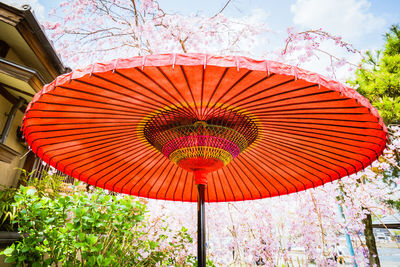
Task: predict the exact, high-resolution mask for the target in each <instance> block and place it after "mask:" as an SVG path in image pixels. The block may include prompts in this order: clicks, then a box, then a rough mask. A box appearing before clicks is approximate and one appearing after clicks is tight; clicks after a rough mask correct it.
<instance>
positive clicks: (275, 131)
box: [264, 129, 376, 153]
mask: <svg viewBox="0 0 400 267" xmlns="http://www.w3.org/2000/svg"><path fill="white" fill-rule="evenodd" d="M264 132H271V134H273V133H281V134H285V135H290V136H293V137H291V138H293V139H297V140H303V141H307V140H304V139H299V138H296V137H305V138H313V139H318V140H323V141H328V142H334V143H337V144H343V145H347V146H351V147H355V148H362V149H366V150H370V151H372V152H375V153H376V151H375V150H374V149H372V148H369V147H363V146H359V145H353V144H351V143H344V142H341V141H338V140H335V141H333V140H330V139H326V138H322V137H320V136H318V137H316V136H313V137H311V136H307V135H304V134H302V133H300V132H299V133H296V134H294V133H288V132H285V131H279V130H274V131H270V130H269V129H267V130H264ZM280 136H281V135H280ZM321 136H326V135H321ZM340 139H341V138H340ZM354 141H357V142H360V141H359V140H354ZM371 143H372V142H371ZM318 144H320V143H318ZM372 144H374V143H372ZM321 145H322V144H321Z"/></svg>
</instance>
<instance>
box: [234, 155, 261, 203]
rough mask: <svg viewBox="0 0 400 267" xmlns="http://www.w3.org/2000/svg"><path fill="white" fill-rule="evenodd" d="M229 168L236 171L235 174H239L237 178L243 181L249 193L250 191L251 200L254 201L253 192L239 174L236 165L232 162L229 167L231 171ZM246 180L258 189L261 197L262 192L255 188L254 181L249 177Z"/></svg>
mask: <svg viewBox="0 0 400 267" xmlns="http://www.w3.org/2000/svg"><path fill="white" fill-rule="evenodd" d="M229 167H232V169H234V170H235V173H236V174H237V177H239V178H240V180H242V182H243V184H244V186H245V187H246V189H247V191H249V193H250V196H251V199H254V196H253V194H252V193H251V190H250V189H249V187H248V186H247V184H246V182H245V181H244V179H243V178H242V176H241V175H240V174H239V172H238V171H237V169H236V168H235V164H233V162H232V163H231V164H229V165H228V169H229ZM231 173H232V172H231ZM233 177H234V176H233ZM246 178H247V180H248V181H249V182H250V183H251V184H252V185H253V187H254V188H255V189H257V191H258V194H259V195H260V197H261V192H260V190H258V188H257V186H255V184H254V183H253V181H252V180H251V179H249V178H248V177H246Z"/></svg>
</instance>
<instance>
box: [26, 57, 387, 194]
mask: <svg viewBox="0 0 400 267" xmlns="http://www.w3.org/2000/svg"><path fill="white" fill-rule="evenodd" d="M23 129H24V132H25V136H26V140H27V142H28V144H29V145H30V147H31V149H32V150H33V151H34V152H35V153H36V154H37V155H39V156H40V157H41V158H42V159H43V160H44V161H45V162H47V163H49V164H50V165H52V166H54V167H55V168H57V169H58V170H61V171H62V172H64V173H66V174H68V175H70V176H73V177H75V178H77V179H79V180H82V181H84V182H86V183H89V184H92V185H95V186H97V187H102V188H105V189H108V190H112V191H115V192H121V193H125V194H131V195H137V196H143V197H148V198H155V199H166V200H179V201H192V202H194V201H197V193H196V187H195V184H196V181H195V179H194V178H195V177H194V176H195V175H196V177H198V183H205V182H207V184H208V186H207V188H206V191H205V201H206V202H219V201H237V200H250V199H259V198H265V197H273V196H278V195H282V194H289V193H293V192H298V191H301V190H305V189H307V188H313V187H316V186H319V185H322V184H324V183H326V182H331V181H334V180H336V179H339V178H340V177H343V176H347V175H350V174H352V173H355V172H357V171H359V170H362V169H363V168H365V167H366V166H368V165H369V164H371V162H373V161H374V160H376V159H377V158H378V156H379V155H380V154H381V153H382V151H383V149H384V147H385V144H386V127H385V126H384V124H383V123H382V120H381V118H380V117H379V115H378V113H377V111H376V109H375V108H373V107H372V106H371V105H370V104H369V102H368V101H367V100H366V99H365V98H363V97H362V96H361V95H359V94H358V93H357V92H355V91H354V90H353V89H350V88H347V87H345V86H343V85H342V84H340V83H338V82H334V81H330V80H328V79H326V78H324V77H322V76H320V75H318V74H314V73H310V72H308V71H304V70H302V69H299V68H297V67H292V66H288V65H284V64H281V63H278V62H274V61H256V60H252V59H249V58H245V57H218V56H210V55H205V54H166V55H152V56H147V57H134V58H130V59H118V60H114V61H112V62H110V63H107V64H100V63H97V64H93V65H91V66H89V67H87V68H85V69H82V70H76V71H74V72H71V73H69V74H66V75H63V76H60V77H58V78H57V79H56V80H55V81H54V82H53V83H51V84H49V85H47V86H45V87H44V88H43V90H42V91H41V92H39V93H38V94H37V95H36V96H35V98H34V100H33V101H32V103H31V104H30V105H29V107H28V109H27V111H26V115H25V118H24V121H23ZM207 174H208V175H207Z"/></svg>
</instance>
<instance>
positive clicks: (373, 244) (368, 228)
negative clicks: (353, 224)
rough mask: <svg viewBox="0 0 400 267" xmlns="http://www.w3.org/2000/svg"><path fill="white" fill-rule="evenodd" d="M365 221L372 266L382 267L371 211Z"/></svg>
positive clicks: (366, 238) (366, 239) (365, 232)
mask: <svg viewBox="0 0 400 267" xmlns="http://www.w3.org/2000/svg"><path fill="white" fill-rule="evenodd" d="M363 223H364V225H365V230H364V235H365V242H366V244H367V247H368V251H369V264H370V266H377V267H380V266H381V263H380V262H379V257H378V250H377V249H376V242H375V236H374V232H373V230H372V217H371V214H370V213H368V214H367V217H366V218H365V219H364V220H363Z"/></svg>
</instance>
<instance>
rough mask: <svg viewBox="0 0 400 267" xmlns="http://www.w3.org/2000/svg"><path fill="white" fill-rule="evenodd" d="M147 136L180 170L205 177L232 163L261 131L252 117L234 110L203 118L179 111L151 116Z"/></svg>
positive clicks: (214, 110)
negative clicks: (205, 174) (206, 174)
mask: <svg viewBox="0 0 400 267" xmlns="http://www.w3.org/2000/svg"><path fill="white" fill-rule="evenodd" d="M199 117H202V119H199ZM143 133H144V136H145V138H146V139H147V141H148V142H149V143H150V144H151V145H153V146H154V147H155V148H156V149H157V150H159V151H160V152H161V153H163V154H164V155H165V156H166V157H167V158H169V159H170V160H171V161H172V162H174V163H175V164H177V165H178V166H179V167H181V168H183V169H185V170H188V171H191V172H194V173H195V174H196V173H202V174H204V173H209V172H213V171H216V170H218V169H220V168H222V167H224V166H226V165H227V164H229V163H230V162H231V161H232V160H233V159H235V158H236V157H237V156H238V155H239V154H240V153H241V152H243V151H244V150H245V149H246V148H247V147H248V146H250V145H251V144H252V143H253V142H254V141H255V139H256V138H257V135H258V129H257V126H256V123H255V122H254V121H253V120H252V119H251V118H250V117H249V116H247V115H245V114H243V113H241V112H238V111H234V110H232V109H226V108H212V109H209V110H208V111H207V114H202V116H199V115H198V114H195V113H193V112H191V110H190V109H189V108H175V109H169V110H163V111H161V112H158V113H157V114H156V115H153V116H151V117H150V118H149V119H148V120H147V121H146V122H145V126H144V128H143ZM196 176H198V175H196ZM202 176H204V175H202Z"/></svg>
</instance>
